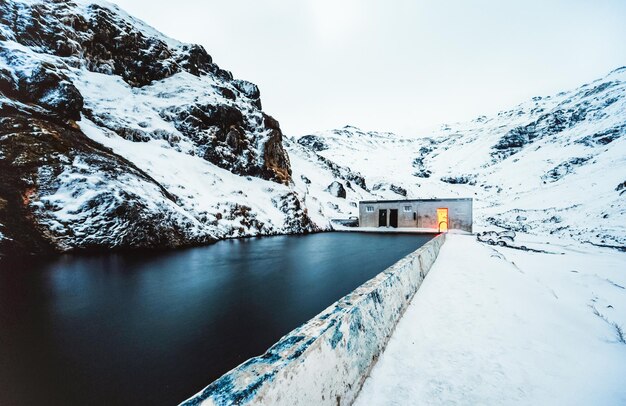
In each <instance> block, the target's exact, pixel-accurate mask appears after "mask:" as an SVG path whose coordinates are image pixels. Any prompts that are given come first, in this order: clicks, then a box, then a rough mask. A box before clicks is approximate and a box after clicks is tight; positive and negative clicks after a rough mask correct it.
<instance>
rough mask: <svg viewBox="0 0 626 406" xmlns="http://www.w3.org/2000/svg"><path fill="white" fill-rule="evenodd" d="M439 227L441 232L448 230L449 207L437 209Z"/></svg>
mask: <svg viewBox="0 0 626 406" xmlns="http://www.w3.org/2000/svg"><path fill="white" fill-rule="evenodd" d="M437 225H438V226H437V227H438V228H439V232H445V231H448V208H447V207H445V208H442V209H437Z"/></svg>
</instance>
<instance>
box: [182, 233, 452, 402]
mask: <svg viewBox="0 0 626 406" xmlns="http://www.w3.org/2000/svg"><path fill="white" fill-rule="evenodd" d="M444 241H445V234H441V235H439V236H437V237H435V238H434V239H433V240H431V241H429V242H428V243H426V244H425V245H423V246H422V247H420V248H419V249H418V250H416V251H415V252H413V253H411V254H409V255H408V256H406V257H404V258H403V259H401V260H400V261H398V262H397V263H396V264H394V265H392V266H391V267H389V268H387V269H386V270H385V271H383V272H381V273H380V274H378V275H377V276H376V277H374V278H372V279H371V280H369V281H368V282H366V283H364V284H363V285H361V286H360V287H359V288H357V289H356V290H355V291H353V292H352V293H350V294H349V295H347V296H345V297H343V298H342V299H340V300H339V301H337V302H335V303H334V304H333V305H331V306H330V307H328V308H327V309H326V310H324V311H323V312H322V313H320V314H319V315H318V316H316V317H315V318H313V319H311V320H310V321H309V322H307V323H306V324H304V325H302V326H301V327H299V328H297V329H295V330H294V331H292V332H291V333H289V334H287V335H286V336H284V337H283V338H282V339H281V340H280V341H279V342H278V343H276V344H275V345H274V346H273V347H272V348H270V349H269V350H268V351H267V352H266V353H265V354H263V355H261V356H259V357H255V358H252V359H250V360H248V361H246V362H245V363H243V364H241V365H240V366H238V367H237V368H235V369H233V370H231V371H230V372H228V373H226V374H225V375H223V376H222V377H221V378H219V379H218V380H216V381H215V382H213V383H211V384H210V385H209V386H207V387H206V388H205V389H203V390H202V391H201V392H199V393H198V394H196V395H195V396H193V397H192V398H190V399H188V400H187V401H185V402H183V405H186V406H187V405H198V404H203V405H232V404H236V405H244V404H254V405H333V406H336V405H338V404H342V405H343V404H351V403H352V402H353V401H354V399H355V398H356V396H357V394H358V392H359V390H360V388H361V386H362V384H363V382H364V380H365V377H366V376H367V374H368V372H369V370H370V369H371V367H372V366H373V365H374V363H375V362H376V360H377V358H378V356H379V355H380V353H381V352H382V351H383V349H384V348H385V346H386V344H387V341H388V340H389V337H390V336H391V334H392V332H393V330H394V328H395V326H396V324H397V322H398V320H399V319H400V317H401V316H402V314H403V313H404V310H405V309H406V308H407V307H408V305H409V303H410V301H411V299H412V297H413V295H414V294H415V292H417V290H418V289H419V287H420V286H421V284H422V281H423V280H424V278H425V277H426V274H427V273H428V271H429V269H430V267H431V265H432V264H433V262H434V261H435V259H436V257H437V254H438V253H439V249H440V247H441V245H442V244H443V243H444Z"/></svg>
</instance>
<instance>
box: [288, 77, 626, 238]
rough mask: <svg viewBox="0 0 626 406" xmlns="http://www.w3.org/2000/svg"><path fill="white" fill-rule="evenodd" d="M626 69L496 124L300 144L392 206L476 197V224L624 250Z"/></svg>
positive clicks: (317, 138)
mask: <svg viewBox="0 0 626 406" xmlns="http://www.w3.org/2000/svg"><path fill="white" fill-rule="evenodd" d="M625 134H626V67H624V68H620V69H617V70H615V71H613V72H611V73H610V74H608V75H607V76H606V77H604V78H602V79H598V80H596V81H594V82H592V83H589V84H586V85H583V86H581V87H580V88H578V89H575V90H572V91H568V92H563V93H559V94H557V95H554V96H547V97H535V98H533V99H532V100H531V101H529V102H526V103H523V104H520V105H518V106H516V107H515V108H513V109H511V110H507V111H503V112H501V113H499V114H497V115H495V116H493V117H485V116H483V117H479V118H477V119H475V120H473V121H471V122H468V123H459V124H454V125H444V126H442V128H441V130H439V131H437V132H435V133H433V134H430V135H428V136H422V137H415V138H405V137H399V136H394V135H393V134H389V133H378V132H365V131H361V130H358V129H357V128H354V127H350V126H347V127H345V128H343V129H340V130H333V131H326V132H320V133H316V134H312V135H307V136H303V137H300V138H298V142H299V143H300V144H302V145H304V146H307V147H308V148H310V149H313V150H316V151H318V152H319V154H321V155H322V156H324V157H326V158H328V159H330V160H332V161H334V162H337V163H338V164H340V165H344V166H347V167H350V168H351V169H353V170H356V171H359V172H360V173H362V174H363V175H364V177H365V180H366V182H367V184H368V186H370V187H371V189H372V191H373V192H376V189H378V192H380V191H384V192H385V196H386V197H391V196H394V195H395V198H400V197H401V196H403V195H404V194H405V191H406V194H407V196H408V197H414V198H430V197H455V196H460V197H473V198H474V199H476V201H475V211H474V213H475V217H476V218H475V221H476V224H477V225H478V226H479V227H480V226H482V227H488V226H492V225H497V226H501V227H504V228H510V229H513V230H517V231H524V232H528V233H533V234H548V233H549V234H554V235H557V236H566V237H574V238H575V239H577V240H579V241H583V242H591V243H593V244H598V245H606V246H614V247H623V246H625V245H626V203H625V201H626V195H625V193H626V192H625V190H626V183H625V182H626V172H625V171H624V169H625V168H626V137H624V135H625Z"/></svg>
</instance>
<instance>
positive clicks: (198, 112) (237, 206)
mask: <svg viewBox="0 0 626 406" xmlns="http://www.w3.org/2000/svg"><path fill="white" fill-rule="evenodd" d="M0 112H1V116H0V246H1V247H2V249H0V251H2V250H6V251H8V250H18V251H30V252H42V251H49V250H67V249H71V248H130V247H172V246H180V245H188V244H196V243H205V242H209V241H212V240H214V239H217V238H225V237H233V236H246V235H259V234H275V233H290V232H308V231H314V230H317V229H319V228H320V227H328V224H327V223H326V224H321V226H318V225H316V224H314V223H313V222H312V221H311V220H310V218H309V216H308V215H307V213H306V208H305V207H304V206H303V205H302V201H301V199H302V197H301V196H299V195H298V194H296V193H295V191H294V188H293V184H292V181H291V179H292V177H291V167H290V163H289V157H288V155H287V153H286V152H285V150H284V148H283V144H282V138H283V136H282V132H281V130H280V126H279V124H278V122H277V121H276V120H275V119H273V118H272V117H270V116H269V115H267V114H265V113H264V112H263V111H262V110H261V100H260V92H259V90H258V88H257V86H255V85H254V84H252V83H249V82H247V81H244V80H238V79H233V76H232V74H231V73H230V72H228V71H226V70H223V69H221V68H220V67H218V66H217V65H216V64H215V63H213V61H212V59H211V57H210V56H209V54H207V52H206V51H205V50H204V49H203V48H202V47H200V46H198V45H190V44H184V43H180V42H178V41H175V40H173V39H171V38H167V37H166V36H164V35H163V34H161V33H159V32H157V31H156V30H154V29H152V28H151V27H149V26H147V25H145V24H144V23H142V22H141V21H139V20H136V19H134V18H133V17H131V16H129V15H127V14H126V13H124V12H123V11H122V10H120V9H119V8H117V7H116V6H115V5H112V4H110V3H108V2H104V1H83V0H80V1H74V2H70V1H54V2H52V1H44V0H28V1H26V0H21V1H19V0H5V1H2V2H1V3H0Z"/></svg>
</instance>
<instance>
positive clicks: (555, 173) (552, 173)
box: [541, 156, 591, 183]
mask: <svg viewBox="0 0 626 406" xmlns="http://www.w3.org/2000/svg"><path fill="white" fill-rule="evenodd" d="M590 159H591V157H590V156H587V157H577V158H571V159H569V160H567V161H565V162H561V163H560V164H558V165H557V166H555V167H554V168H552V169H550V170H549V171H548V172H547V173H545V174H544V175H543V176H542V177H541V179H542V180H543V181H544V183H546V182H556V181H558V180H560V179H562V178H563V177H564V176H566V175H568V174H570V173H572V172H574V169H575V168H576V167H578V166H581V165H582V164H584V163H585V162H587V161H589V160H590Z"/></svg>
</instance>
